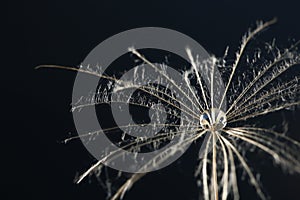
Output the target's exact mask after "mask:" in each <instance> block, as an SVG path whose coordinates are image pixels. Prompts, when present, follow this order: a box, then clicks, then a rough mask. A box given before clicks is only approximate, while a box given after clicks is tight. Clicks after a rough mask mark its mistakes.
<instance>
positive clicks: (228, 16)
mask: <svg viewBox="0 0 300 200" xmlns="http://www.w3.org/2000/svg"><path fill="white" fill-rule="evenodd" d="M299 6H300V2H299V1H290V0H285V1H258V0H251V1H234V0H226V1H225V0H219V1H217V0H213V1H200V0H194V1H176V0H174V1H156V2H155V1H115V0H112V1H100V0H99V1H96V0H93V1H92V0H86V1H59V0H44V1H33V0H29V1H10V2H4V6H2V8H4V9H3V12H2V14H3V17H2V19H4V22H3V23H2V28H1V32H2V34H3V36H2V38H3V39H4V41H3V42H2V44H1V47H2V50H3V53H2V55H3V59H2V60H1V82H2V84H1V91H2V94H1V100H2V101H3V103H1V127H2V131H1V149H2V150H1V154H2V159H1V169H2V170H1V171H0V172H1V179H0V180H1V183H0V191H1V193H0V196H1V197H0V198H1V199H20V198H27V199H74V200H75V199H104V192H103V190H102V189H101V187H100V186H99V185H98V184H97V182H95V181H92V183H91V184H89V181H84V182H83V183H82V184H81V185H75V184H73V179H74V177H75V175H76V173H77V172H82V170H84V169H86V168H87V167H88V166H89V165H90V164H91V161H92V158H91V156H90V155H89V154H88V152H86V150H85V149H84V147H83V146H82V145H81V144H80V142H74V143H70V144H68V145H63V144H61V143H60V141H61V140H62V139H64V138H66V137H67V135H68V133H69V132H75V128H74V125H73V121H72V115H71V113H70V112H69V110H70V103H71V93H72V85H73V81H74V78H75V74H74V73H72V72H66V71H60V70H38V71H37V70H34V67H35V66H37V65H39V64H60V65H67V66H77V65H79V64H80V62H81V61H82V60H83V59H84V58H85V56H86V55H87V53H88V52H89V51H90V50H91V49H92V48H93V47H95V46H96V45H97V44H98V43H100V42H101V41H103V40H105V39H106V38H108V37H109V36H112V35H114V34H116V33H119V32H121V31H124V30H127V29H131V28H136V27H143V26H158V27H166V28H170V29H174V30H177V31H180V32H182V33H185V34H187V35H189V36H191V37H192V38H194V39H195V40H197V41H198V42H199V43H200V44H202V45H203V46H204V47H205V49H207V50H208V51H210V52H211V53H214V54H216V55H219V56H220V55H221V54H222V53H223V51H224V49H225V47H226V45H229V46H232V47H233V48H232V49H234V48H236V47H237V45H238V44H239V42H240V38H241V36H242V34H243V33H244V32H245V31H246V30H247V29H248V27H249V25H251V24H252V25H253V24H254V23H255V21H256V20H259V19H262V20H269V19H271V18H273V17H277V18H278V23H277V24H276V25H274V26H273V27H272V28H271V29H270V30H268V32H267V33H264V34H266V35H264V36H263V37H266V38H269V39H271V38H272V37H277V38H279V39H284V40H286V41H287V39H288V38H296V39H300V26H299V20H300V11H299V8H300V7H299ZM284 40H283V41H284ZM297 116H298V117H297ZM297 118H298V119H299V114H298V115H297V114H296V115H295V117H294V118H292V119H291V124H292V125H291V128H290V129H291V131H292V132H293V133H294V134H299V128H300V127H299V125H297ZM183 161H184V162H186V163H185V166H187V167H184V166H180V167H178V169H175V168H176V166H173V165H172V166H169V167H167V168H165V169H163V170H161V171H159V172H155V173H152V174H151V175H149V176H148V177H146V178H145V179H144V180H142V181H141V182H139V183H138V184H137V185H136V186H134V187H133V188H132V190H131V191H130V192H129V193H128V194H127V195H126V196H125V197H126V198H125V199H196V197H197V195H198V194H197V188H196V187H195V182H194V181H192V174H193V171H192V170H193V168H194V161H192V160H191V159H190V157H189V156H186V157H185V158H184V159H183ZM183 161H182V162H183ZM261 168H262V169H261V172H262V174H263V176H262V178H261V179H262V182H263V185H264V190H265V191H267V193H268V194H269V195H270V196H271V197H273V199H299V189H300V176H299V175H286V174H284V173H282V172H281V170H280V169H279V168H274V169H273V168H272V165H268V164H265V165H263V166H262V167H261ZM248 187H249V188H250V189H249V190H248V189H247V188H248ZM248 187H246V189H241V196H242V197H243V199H253V198H255V195H254V196H253V195H252V193H254V191H253V190H252V189H251V187H250V186H248ZM2 197H3V198H2Z"/></svg>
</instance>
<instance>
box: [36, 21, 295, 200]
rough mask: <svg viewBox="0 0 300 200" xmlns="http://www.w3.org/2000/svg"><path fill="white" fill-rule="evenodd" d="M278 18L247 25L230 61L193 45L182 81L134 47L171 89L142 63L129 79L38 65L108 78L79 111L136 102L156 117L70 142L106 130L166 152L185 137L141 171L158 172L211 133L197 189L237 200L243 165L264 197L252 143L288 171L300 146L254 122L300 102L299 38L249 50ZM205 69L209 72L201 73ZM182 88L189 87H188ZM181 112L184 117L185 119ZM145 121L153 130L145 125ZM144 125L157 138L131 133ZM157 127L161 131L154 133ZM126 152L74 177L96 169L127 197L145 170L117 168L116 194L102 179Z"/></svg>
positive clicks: (123, 143)
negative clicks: (202, 53)
mask: <svg viewBox="0 0 300 200" xmlns="http://www.w3.org/2000/svg"><path fill="white" fill-rule="evenodd" d="M274 22H275V20H272V21H269V22H266V23H263V22H258V23H257V26H256V28H255V29H253V30H249V31H248V32H247V33H246V34H245V35H244V37H243V38H242V41H241V44H240V47H239V49H238V51H237V52H236V54H235V59H234V61H233V62H232V63H230V61H229V60H228V58H227V57H228V55H227V53H228V48H227V49H226V52H225V55H224V56H223V57H222V58H216V57H214V56H211V57H210V58H209V59H207V60H205V61H200V60H199V59H198V57H197V56H193V52H192V51H191V50H190V49H189V48H187V49H186V53H187V55H188V57H189V62H190V68H188V69H185V70H183V71H182V73H181V74H182V81H181V82H178V81H175V80H174V79H172V77H169V76H168V73H167V70H166V66H165V65H164V64H160V65H157V64H153V63H152V62H150V61H149V60H148V58H146V56H144V55H143V54H142V53H140V52H139V51H138V50H136V49H134V48H129V51H130V52H131V53H132V54H133V55H134V56H135V58H137V59H138V61H139V62H142V64H145V65H147V66H150V68H152V70H154V71H155V73H156V74H157V73H158V74H159V75H160V76H159V78H158V80H157V82H158V83H164V84H162V85H165V86H167V87H162V86H161V85H160V84H153V83H151V81H150V79H149V80H148V79H147V75H149V74H147V73H145V71H143V70H145V67H143V65H141V67H139V68H138V69H136V71H133V72H132V73H133V74H132V76H130V77H128V78H126V77H125V78H123V79H118V78H117V77H116V76H115V75H105V74H103V73H99V71H97V68H96V69H91V68H90V67H86V66H81V67H80V68H72V67H64V66H53V65H43V66H40V67H50V68H59V69H67V70H73V71H76V72H81V73H86V74H90V75H93V76H97V77H100V78H101V80H102V83H101V84H100V86H99V87H98V89H97V92H96V94H91V95H89V96H87V97H82V98H81V99H79V101H78V103H77V104H75V105H72V111H73V112H77V111H79V110H82V109H85V108H87V107H89V106H95V105H97V106H99V105H107V104H116V105H118V108H119V110H120V111H122V109H124V108H123V106H126V105H130V106H132V107H133V108H137V109H140V110H143V109H146V110H147V111H149V115H150V116H151V119H155V120H151V121H150V122H149V120H148V121H147V120H146V121H145V120H144V121H143V120H141V121H140V122H139V123H138V124H132V123H127V124H123V125H121V126H113V127H108V128H105V129H103V130H100V131H99V130H96V131H93V132H88V133H86V134H85V135H80V136H74V137H71V138H68V139H66V140H65V142H69V141H72V140H74V139H77V138H81V139H82V138H83V139H87V142H88V141H90V140H93V139H94V138H96V137H97V136H98V135H99V134H106V135H107V136H108V137H111V136H112V135H117V137H115V138H114V139H113V138H111V140H114V144H115V145H117V146H118V147H120V149H122V150H126V151H128V152H135V153H139V152H147V151H154V150H157V149H160V148H162V147H164V146H165V145H166V144H168V143H170V142H171V141H172V140H173V139H174V138H175V137H179V138H181V139H180V140H179V142H178V143H176V144H174V145H173V146H171V147H169V148H166V149H164V150H163V151H161V152H160V153H159V154H157V155H156V156H155V157H153V159H152V160H151V161H149V162H147V163H145V164H144V165H143V166H142V167H141V169H143V168H146V167H147V168H149V167H150V168H152V169H156V167H157V166H158V165H159V164H160V163H163V162H165V161H166V160H167V159H168V158H169V157H171V156H172V155H174V154H176V153H177V152H178V151H182V149H184V148H185V147H187V146H188V145H189V144H190V143H191V142H196V144H197V141H199V139H200V138H203V137H205V138H206V140H205V142H204V143H203V145H202V147H201V149H200V153H199V154H198V159H199V164H198V166H196V169H195V178H196V179H197V180H199V182H200V183H201V184H200V185H199V186H200V187H201V188H202V190H203V197H204V199H205V200H209V199H214V200H217V199H222V200H225V199H227V198H229V195H232V196H233V198H234V199H239V189H238V181H237V180H238V178H240V177H238V175H237V168H238V167H239V166H241V168H242V169H243V170H244V171H245V173H246V174H247V177H248V178H249V180H250V184H251V185H252V186H253V187H254V189H255V190H256V193H257V195H258V197H259V198H260V199H266V198H267V197H266V195H265V194H264V193H263V191H262V189H261V185H260V183H259V181H258V180H257V178H256V175H255V174H254V172H253V171H252V169H251V167H250V164H249V163H248V162H247V161H246V158H245V153H247V151H250V150H251V148H252V147H254V148H255V149H258V150H261V151H263V152H265V153H266V154H268V155H270V156H271V157H272V158H273V159H274V161H275V163H276V164H279V165H281V166H282V167H283V168H284V169H286V170H287V171H289V172H291V173H292V172H296V173H300V154H299V151H300V143H299V142H297V141H296V140H293V139H291V138H289V137H288V136H286V135H285V134H284V133H281V132H277V131H275V130H274V129H267V128H264V127H258V126H257V123H256V120H257V119H259V117H262V116H264V115H267V114H270V113H273V112H276V111H280V110H284V109H288V110H292V109H296V108H297V106H299V104H300V101H299V89H300V88H299V85H298V80H299V75H298V74H297V73H299V66H298V64H299V62H300V55H299V53H298V51H297V45H298V43H299V42H296V43H295V44H293V45H291V46H290V47H288V48H285V49H280V48H277V47H276V45H275V42H274V41H273V42H272V43H266V44H265V47H264V48H260V49H256V50H255V51H254V55H251V54H249V53H245V51H247V47H248V45H249V43H250V41H251V40H252V39H253V38H254V37H255V36H256V35H257V34H258V33H259V32H261V31H262V30H263V29H265V28H266V27H268V26H270V25H271V24H273V23H274ZM292 68H293V69H292ZM199 70H201V71H202V72H203V73H201V74H200V72H199ZM288 70H295V73H294V72H293V73H292V77H291V76H288V74H287V71H288ZM138 72H139V73H138ZM155 73H154V74H155ZM217 73H220V75H221V77H222V81H223V82H224V83H225V88H224V92H223V93H222V92H221V91H220V90H218V89H215V88H216V87H215V86H216V85H218V86H220V85H221V83H220V81H219V80H217V79H216V74H217ZM203 74H206V75H207V77H208V81H205V80H204V79H203V78H204V77H203ZM140 80H143V82H140ZM145 83H146V84H145ZM183 85H185V86H186V87H187V88H188V90H184V89H182V88H183ZM127 90H135V92H134V95H132V96H129V95H127V93H126V92H125V91H127ZM111 93H115V95H112V94H111ZM187 102H188V104H187ZM226 102H227V105H228V108H227V105H226ZM182 113H184V117H180V116H181V114H182ZM143 119H144V118H143ZM183 122H185V123H184V125H183ZM251 123H252V124H251ZM143 126H147V127H152V128H151V129H141V128H142V127H143ZM180 127H181V128H180ZM182 127H183V128H182ZM141 130H142V131H145V132H143V134H144V135H147V136H151V137H134V136H130V135H132V134H133V133H138V132H141ZM157 130H158V133H157ZM153 131H154V132H156V133H155V134H153ZM135 136H136V135H135ZM125 154H126V153H124V152H123V151H121V150H116V151H113V152H105V151H104V152H103V158H102V159H101V160H99V161H97V162H96V163H94V164H93V165H92V166H91V167H90V168H89V169H88V170H86V171H85V172H84V173H83V174H82V175H81V176H79V177H78V179H77V180H76V182H77V183H80V182H81V181H82V180H83V179H84V178H85V177H87V176H88V175H91V174H95V175H96V177H98V178H99V181H100V183H101V184H102V185H103V187H104V188H106V189H107V193H108V199H111V200H115V199H122V198H123V197H124V194H125V193H126V192H127V191H128V190H129V189H130V188H131V187H132V186H133V185H134V184H135V183H136V182H137V181H138V180H140V179H141V178H142V177H144V176H145V175H146V174H147V173H136V174H131V175H130V177H129V178H128V177H127V179H126V180H124V177H122V175H121V172H119V173H118V174H117V175H116V176H117V177H119V179H121V180H122V184H121V185H120V186H119V187H118V189H116V190H114V191H112V190H111V185H110V184H111V182H110V181H106V182H105V181H103V176H106V178H105V177H104V180H109V178H108V177H107V168H105V166H104V165H103V163H104V162H106V163H108V162H109V163H113V162H114V161H115V160H116V159H117V158H119V157H122V156H124V155H125ZM103 169H104V170H103ZM141 171H142V170H141ZM103 174H105V175H103ZM101 177H102V178H101Z"/></svg>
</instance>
